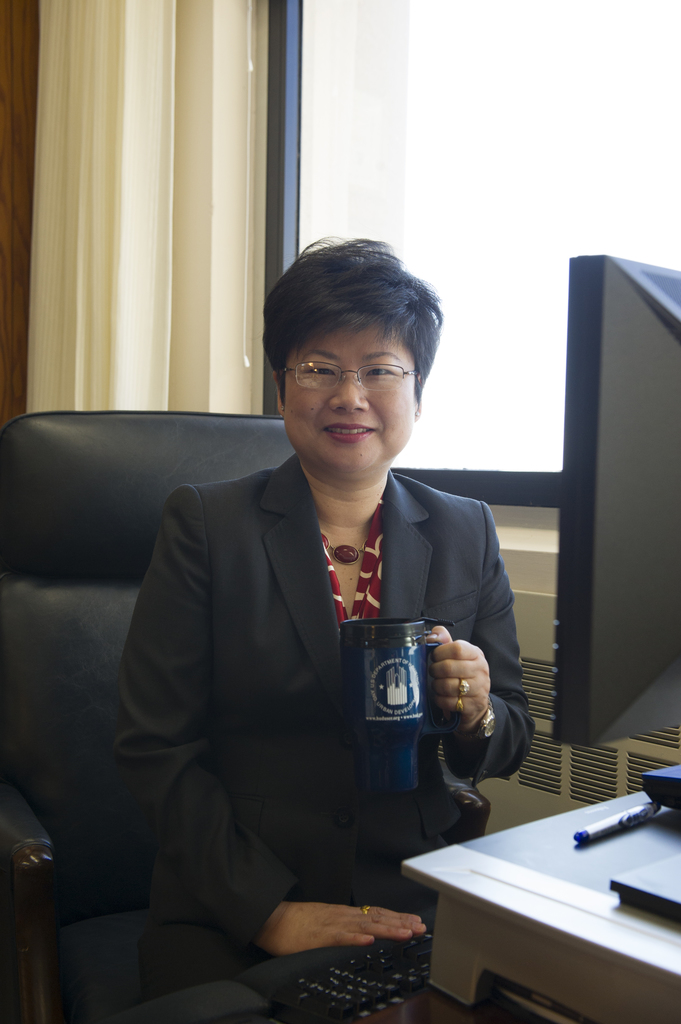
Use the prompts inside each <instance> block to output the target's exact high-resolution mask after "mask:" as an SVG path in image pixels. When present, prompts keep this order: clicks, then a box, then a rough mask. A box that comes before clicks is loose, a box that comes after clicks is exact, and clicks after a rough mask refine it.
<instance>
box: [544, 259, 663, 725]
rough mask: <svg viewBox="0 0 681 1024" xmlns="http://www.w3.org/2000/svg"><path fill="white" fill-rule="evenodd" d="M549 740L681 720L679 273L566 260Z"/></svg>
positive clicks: (624, 262)
mask: <svg viewBox="0 0 681 1024" xmlns="http://www.w3.org/2000/svg"><path fill="white" fill-rule="evenodd" d="M556 644H557V648H556V681H557V685H556V689H557V708H556V713H557V717H556V722H555V727H554V737H555V738H556V739H558V740H562V741H563V742H568V743H577V744H588V745H593V744H598V743H601V742H606V741H608V740H615V739H621V738H623V737H625V736H630V735H633V734H636V733H641V732H645V731H650V730H652V729H659V728H666V727H669V726H674V725H678V724H679V722H681V273H679V272H678V271H674V270H665V269H662V268H660V267H653V266H647V265H646V264H642V263H634V262H632V261H630V260H623V259H615V258H612V257H609V256H580V257H577V258H576V259H573V260H571V261H570V297H569V309H568V350H567V379H566V410H565V454H564V465H563V474H562V497H561V512H560V554H559V560H558V610H557V621H556Z"/></svg>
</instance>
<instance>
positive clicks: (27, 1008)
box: [0, 783, 63, 1024]
mask: <svg viewBox="0 0 681 1024" xmlns="http://www.w3.org/2000/svg"><path fill="white" fill-rule="evenodd" d="M0 887H1V890H2V891H1V892H0V963H1V964H2V967H0V977H1V980H2V984H1V985H0V992H1V993H2V994H1V995H0V1017H1V1018H2V1020H3V1022H6V1024H15V1022H16V1024H61V1022H62V1021H63V1013H62V1002H61V990H60V986H59V954H58V947H57V921H56V914H55V905H54V861H53V859H52V844H51V842H50V837H49V835H48V834H47V832H46V831H45V829H44V828H43V827H42V825H41V824H40V822H39V821H38V819H37V818H36V816H35V815H34V813H33V811H32V810H31V808H30V807H29V805H28V804H27V803H26V801H25V800H24V798H23V796H22V795H21V793H20V792H19V791H18V790H17V789H15V788H14V787H13V786H10V785H9V784H8V783H0Z"/></svg>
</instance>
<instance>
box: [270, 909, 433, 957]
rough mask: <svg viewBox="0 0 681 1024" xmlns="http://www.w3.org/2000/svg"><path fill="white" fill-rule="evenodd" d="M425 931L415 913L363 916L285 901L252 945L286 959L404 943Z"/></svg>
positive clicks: (375, 912) (371, 912) (386, 912)
mask: <svg viewBox="0 0 681 1024" xmlns="http://www.w3.org/2000/svg"><path fill="white" fill-rule="evenodd" d="M425 930H426V926H425V924H423V922H422V921H421V918H420V917H417V916H416V915H415V914H396V913H395V912H394V911H393V910H385V909H384V908H383V907H370V908H369V911H368V913H366V914H363V913H362V911H361V909H360V907H346V906H343V905H339V904H335V903H289V902H287V901H286V900H284V901H283V902H282V903H280V904H279V906H278V907H277V909H276V910H275V911H274V913H273V914H271V915H270V916H269V917H268V919H267V920H266V921H265V924H264V925H263V926H262V928H261V929H260V931H259V932H258V934H257V935H256V936H255V938H254V939H253V942H254V943H255V944H256V946H260V948H261V949H264V950H265V952H266V953H271V954H272V956H285V955H286V954H288V953H301V952H302V951H303V950H305V949H320V948H322V947H323V946H370V945H371V943H372V942H373V941H374V939H393V940H394V941H395V942H405V941H406V940H407V939H410V938H411V937H412V936H413V935H423V933H424V932H425Z"/></svg>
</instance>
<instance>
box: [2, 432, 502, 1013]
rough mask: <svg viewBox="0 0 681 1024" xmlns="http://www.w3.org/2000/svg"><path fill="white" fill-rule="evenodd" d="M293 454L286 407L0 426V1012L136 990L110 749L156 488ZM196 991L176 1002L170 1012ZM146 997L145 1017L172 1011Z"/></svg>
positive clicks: (477, 806) (141, 859)
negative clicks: (258, 412) (256, 412)
mask: <svg viewBox="0 0 681 1024" xmlns="http://www.w3.org/2000/svg"><path fill="white" fill-rule="evenodd" d="M290 453H291V448H290V445H289V443H288V440H287V438H286V435H285V433H284V429H283V422H282V421H281V420H280V419H279V418H278V417H268V416H238V415H237V416H221V415H212V414H201V413H136V412H131V413H123V412H97V413H74V412H56V413H39V414H32V415H28V416H22V417H18V418H17V419H15V420H11V421H10V422H9V423H7V424H6V425H5V426H4V428H3V429H2V431H1V432H0V559H1V563H0V572H1V573H2V576H1V577H0V1018H1V1019H2V1021H3V1022H4V1024H60V1022H61V1021H63V1020H64V1019H65V1020H66V1022H67V1024H90V1022H92V1021H96V1020H102V1021H103V1019H104V1018H106V1017H108V1016H110V1015H112V1014H120V1013H127V1014H130V1013H132V1010H131V1008H132V1007H135V1006H136V1004H137V1003H138V1001H139V978H138V973H137V939H138V937H139V935H140V933H141V931H142V928H143V926H144V920H145V917H146V908H147V906H148V893H149V882H150V877H151V868H152V864H153V859H154V855H155V848H156V847H155V841H154V838H153V836H152V835H151V833H150V831H149V829H148V826H147V824H146V822H145V820H144V819H143V817H142V815H141V812H140V811H139V809H138V808H137V806H136V804H135V803H134V801H133V800H132V798H131V797H130V796H129V794H128V793H127V791H126V790H125V788H124V787H123V785H122V783H121V782H120V780H119V778H118V775H117V772H116V768H115V765H114V762H113V757H112V753H111V748H112V741H113V731H114V724H115V718H116V709H117V687H116V676H117V670H118V662H119V659H120V654H121V650H122V646H123V642H124V640H125V636H126V633H127V629H128V625H129V621H130V616H131V614H132V609H133V606H134V603H135V599H136V596H137V592H138V589H139V585H140V581H141V577H142V576H143V575H144V572H145V571H146V568H147V565H148V563H149V560H150V557H151V552H152V549H153V544H154V539H155V535H156V531H157V529H158V524H159V521H160V516H161V510H162V507H163V503H164V501H165V499H166V497H167V496H168V494H169V493H170V492H171V491H172V490H173V489H174V488H175V487H177V486H178V485H179V484H182V483H203V482H207V481H211V480H219V479H233V478H236V477H239V476H243V475H246V474H248V473H252V472H254V471H256V470H258V469H261V468H265V467H268V466H272V465H278V464H280V463H281V462H282V461H284V459H285V458H287V457H288V456H289V454H290ZM454 793H455V799H457V801H458V802H459V803H460V806H461V807H462V810H463V817H462V820H461V824H460V826H459V835H458V837H457V835H456V834H454V833H453V834H452V835H449V836H448V837H447V838H448V840H450V841H456V840H457V838H458V840H459V841H460V840H462V839H469V838H472V837H473V835H482V834H483V833H484V823H485V821H486V814H488V813H489V805H488V804H487V802H486V801H485V800H484V798H481V797H480V795H479V794H476V793H475V791H473V790H470V789H468V788H467V787H463V788H462V787H461V785H459V786H458V787H454ZM456 828H457V827H456V826H455V829H456ZM216 985H217V987H216V986H213V987H212V988H211V987H210V986H208V987H206V986H201V987H200V988H201V989H209V990H210V991H208V992H207V994H206V993H204V995H205V1000H204V1002H206V1005H208V1004H210V1007H212V1009H210V1012H208V1011H206V1013H207V1014H208V1015H207V1016H205V1015H204V1016H203V1017H201V1016H200V1015H198V1016H196V1017H195V1020H196V1021H199V1020H217V1019H218V1016H220V1014H219V1013H218V1011H216V1009H215V1006H216V1005H218V1004H219V1001H220V999H223V1000H225V999H226V1000H227V1003H229V999H228V998H227V996H228V995H229V993H228V992H227V988H225V986H227V987H228V986H229V983H216ZM220 986H223V987H222V988H221V987H220ZM237 988H238V986H237ZM196 992H197V993H198V989H197V990H196ZM232 994H233V993H232ZM242 996H243V993H242V994H241V996H239V994H238V993H237V996H236V997H235V998H236V1002H234V999H232V1004H233V1009H234V1010H235V1012H236V1011H237V1010H243V1008H244V1005H245V1004H243V999H242V1002H241V1003H240V1002H239V998H241V997H242ZM164 998H165V999H166V1000H167V999H169V998H170V997H164ZM197 1000H198V1002H197ZM211 1000H212V1001H211ZM216 1000H217V1003H216ZM154 1002H157V1003H158V1002H159V1001H158V1000H157V1001H154ZM200 1002H201V1000H200V999H198V996H196V998H192V999H191V1000H188V1001H187V1000H185V1004H182V1005H183V1006H184V1010H182V1013H180V1011H179V1010H177V1005H176V1011H177V1012H176V1013H175V1018H174V1019H177V1020H178V1021H179V1020H180V1019H182V1020H185V1019H187V1021H188V1020H189V1018H187V1017H186V1013H185V1011H186V1012H189V1010H188V1007H189V1006H190V1004H191V1005H192V1006H197V1005H198V1003H200ZM232 1004H230V1005H232ZM178 1005H179V1004H178ZM202 1005H203V1004H202ZM145 1006H147V1007H149V1008H150V1010H149V1014H147V1015H146V1016H145V1013H146V1010H145V1008H144V1007H138V1008H137V1010H136V1011H135V1013H136V1014H137V1016H139V1019H140V1021H141V1020H142V1019H144V1020H149V1021H150V1020H152V1019H154V1020H155V1019H158V1020H164V1019H165V1017H166V1015H167V1013H168V1009H167V1006H166V1004H165V1003H164V1004H163V1006H162V1007H160V1008H158V1009H157V1011H156V1012H157V1018H156V1017H154V1016H153V1012H154V1011H153V1008H152V1005H151V1004H145ZM180 1009H182V1008H180ZM260 1009H261V1010H262V1006H261V1007H260ZM228 1010H229V1006H227V1010H226V1011H225V1013H226V1012H228ZM197 1012H198V1011H197ZM256 1012H257V1010H256ZM183 1013H185V1016H182V1014H183ZM211 1013H212V1016H211V1015H210V1014H211ZM216 1013H217V1014H218V1016H216ZM137 1016H135V1014H133V1017H134V1019H135V1021H136V1020H137ZM125 1019H127V1016H126V1017H125ZM167 1019H170V1016H168V1018H167ZM225 1019H226V1017H225ZM121 1020H123V1018H121ZM131 1021H132V1017H131Z"/></svg>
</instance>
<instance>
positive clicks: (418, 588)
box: [381, 473, 433, 619]
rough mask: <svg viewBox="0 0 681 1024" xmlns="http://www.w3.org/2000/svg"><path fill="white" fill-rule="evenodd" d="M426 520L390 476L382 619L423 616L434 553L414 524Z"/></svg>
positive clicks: (423, 512) (385, 508)
mask: <svg viewBox="0 0 681 1024" xmlns="http://www.w3.org/2000/svg"><path fill="white" fill-rule="evenodd" d="M424 519H428V513H427V512H426V510H425V509H424V508H423V506H422V505H420V504H419V502H418V501H417V500H416V498H414V497H413V495H411V494H410V493H409V491H408V490H407V488H406V487H405V486H404V485H403V484H402V483H400V481H399V480H396V479H395V477H394V476H393V475H392V473H389V474H388V482H387V484H386V488H385V491H384V492H383V579H382V581H381V616H382V617H385V618H394V619H397V618H403V619H412V618H417V617H418V616H420V615H421V614H422V613H423V609H424V607H425V604H426V586H427V584H428V572H429V569H430V559H431V556H432V553H433V549H432V546H431V545H430V544H429V543H428V541H427V540H426V539H425V538H424V537H423V536H422V534H421V533H420V532H419V530H418V529H417V528H416V527H415V526H414V525H413V524H414V523H419V522H423V520H424Z"/></svg>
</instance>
